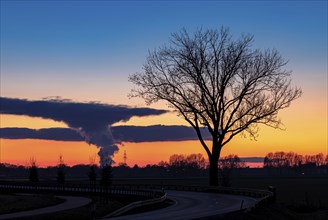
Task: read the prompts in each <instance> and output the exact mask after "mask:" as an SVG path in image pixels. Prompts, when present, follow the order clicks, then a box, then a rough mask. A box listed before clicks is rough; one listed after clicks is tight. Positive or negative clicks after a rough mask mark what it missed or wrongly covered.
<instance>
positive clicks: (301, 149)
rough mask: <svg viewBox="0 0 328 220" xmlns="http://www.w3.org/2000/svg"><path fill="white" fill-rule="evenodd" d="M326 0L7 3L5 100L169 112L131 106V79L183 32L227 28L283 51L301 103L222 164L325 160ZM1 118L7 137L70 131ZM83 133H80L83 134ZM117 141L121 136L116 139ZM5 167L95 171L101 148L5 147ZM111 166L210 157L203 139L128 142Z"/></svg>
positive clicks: (156, 117)
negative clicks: (291, 155)
mask: <svg viewBox="0 0 328 220" xmlns="http://www.w3.org/2000/svg"><path fill="white" fill-rule="evenodd" d="M327 8H328V6H327V1H6V0H2V1H1V35H0V36H1V42H0V43H1V51H0V52H1V58H0V61H1V67H0V70H1V81H0V86H1V87H0V93H1V97H3V98H9V99H15V100H18V99H26V100H30V101H33V100H49V99H65V100H69V102H74V103H82V102H83V103H90V102H92V103H102V104H104V105H106V106H107V105H108V106H125V107H126V108H127V109H130V108H151V109H157V110H160V109H164V110H168V108H167V107H166V104H165V103H164V102H159V103H156V104H154V105H151V106H146V104H145V103H144V101H143V100H142V99H140V98H133V99H129V98H128V94H129V93H130V90H131V89H132V88H133V84H132V83H130V82H128V77H129V75H131V74H133V73H135V72H140V71H142V65H143V64H144V63H145V60H146V57H147V55H148V51H151V50H153V49H155V48H156V47H159V46H162V45H164V44H165V43H168V41H169V37H170V35H171V34H172V33H174V32H177V31H179V30H180V29H181V28H186V29H187V30H188V31H190V32H193V31H195V30H196V29H197V28H200V27H201V28H203V29H207V28H221V27H222V26H224V27H228V28H229V29H230V32H231V34H232V35H233V37H236V38H237V37H239V36H240V35H241V34H243V33H250V34H252V35H254V43H253V47H254V48H260V49H266V48H275V49H277V50H278V51H279V52H280V53H281V54H282V56H283V57H284V58H286V59H287V60H289V62H288V64H287V66H286V68H287V69H288V70H292V72H293V73H292V84H293V85H296V86H299V87H301V88H302V90H303V95H302V97H301V98H300V99H298V100H296V101H294V102H293V103H292V105H291V106H290V107H289V108H287V109H284V110H282V111H281V112H280V113H279V116H280V118H281V119H282V121H283V123H284V130H275V129H272V128H267V127H263V126H261V127H260V131H259V136H258V138H257V140H256V141H253V140H250V139H249V138H244V137H236V138H235V139H234V140H232V141H231V142H230V143H229V144H228V145H227V146H225V147H224V148H223V150H222V156H225V155H228V154H237V155H239V156H241V157H252V156H256V157H263V156H265V155H266V154H267V153H269V152H274V151H286V152H289V151H294V152H296V153H300V154H303V155H304V154H317V153H320V152H322V153H324V154H327V151H328V137H327V133H328V128H327V127H328V125H327V123H328V118H327V113H328V102H327V100H328V91H327V87H328V85H327V84H328V80H327V72H328V70H327V68H328V67H327V59H328V55H327V53H328V52H327V50H328V46H327V39H328V37H327V26H328V24H327V20H328V18H327ZM32 116H33V117H31V115H28V114H25V113H24V114H4V113H2V114H1V115H0V127H1V128H10V127H11V128H29V129H46V128H58V127H61V128H70V126H69V122H67V121H66V122H65V121H63V120H62V119H60V120H62V121H60V120H59V119H58V120H57V119H56V120H57V121H55V119H54V118H53V117H52V118H51V117H48V118H47V117H46V118H45V117H44V115H38V116H37V115H32ZM159 124H161V125H166V126H173V125H188V124H187V123H186V122H185V121H184V120H183V119H182V118H179V117H177V116H176V115H175V113H172V112H168V113H163V114H149V115H144V116H143V117H137V115H133V114H132V115H130V116H129V118H128V119H126V120H125V121H115V123H114V124H113V126H131V125H134V126H151V125H159ZM82 131H83V129H82ZM114 138H115V137H114ZM0 146H1V149H0V151H1V155H0V160H1V162H8V163H16V164H23V165H25V164H26V163H28V161H29V158H30V157H35V158H36V160H37V162H38V163H39V165H41V166H47V165H55V164H56V163H58V159H59V155H60V154H61V155H63V158H64V161H65V162H66V163H67V164H69V165H73V164H78V163H90V160H92V159H90V158H93V157H98V152H99V147H97V145H96V144H95V143H92V142H90V141H89V142H88V141H59V140H41V139H34V138H24V139H7V138H1V139H0ZM117 147H118V149H119V150H117V151H115V154H114V158H113V159H114V160H115V161H116V162H117V163H119V162H122V161H123V153H124V151H125V152H126V153H127V163H128V164H129V165H134V164H139V165H145V164H147V163H155V164H156V163H158V162H159V161H161V160H168V158H169V156H170V155H172V154H190V153H205V151H204V150H203V149H202V147H201V145H200V144H199V143H198V141H197V140H179V141H172V140H167V139H163V140H161V141H152V142H149V141H144V142H133V141H129V142H127V141H122V142H120V143H119V144H118V145H117Z"/></svg>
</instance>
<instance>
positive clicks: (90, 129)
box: [0, 97, 167, 165]
mask: <svg viewBox="0 0 328 220" xmlns="http://www.w3.org/2000/svg"><path fill="white" fill-rule="evenodd" d="M166 112H167V111H165V110H156V109H151V108H131V107H128V106H123V105H108V104H101V103H95V102H89V103H78V102H72V101H70V100H62V99H59V98H58V97H56V99H46V100H41V101H29V100H24V99H12V98H3V97H0V113H1V114H12V115H26V116H31V117H41V118H45V119H52V120H54V121H61V122H64V123H66V124H67V125H68V126H69V127H70V128H73V129H76V130H77V131H79V133H80V134H81V135H82V136H83V137H84V139H85V141H86V142H87V143H89V144H94V145H96V146H98V147H99V148H100V150H99V153H98V154H99V156H100V158H101V161H100V163H101V164H102V165H103V164H104V163H107V162H106V161H108V160H110V159H111V158H110V157H111V156H112V155H113V154H114V153H115V152H116V151H117V150H118V147H117V146H116V144H115V141H114V139H113V137H112V134H111V130H110V125H112V124H114V123H116V122H120V121H127V120H129V119H130V118H131V117H133V116H150V115H159V114H163V113H166Z"/></svg>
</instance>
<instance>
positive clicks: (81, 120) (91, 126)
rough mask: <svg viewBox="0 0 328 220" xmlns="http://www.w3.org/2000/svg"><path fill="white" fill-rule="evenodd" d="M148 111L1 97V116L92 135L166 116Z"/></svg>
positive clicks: (53, 100) (106, 105)
mask: <svg viewBox="0 0 328 220" xmlns="http://www.w3.org/2000/svg"><path fill="white" fill-rule="evenodd" d="M166 112H167V111H165V110H157V109H151V108H131V107H128V106H123V105H108V104H101V103H94V102H92V103H78V102H69V101H63V100H60V99H51V100H42V101H28V100H23V99H11V98H0V113H1V114H13V115H27V116H31V117H42V118H46V119H52V120H55V121H62V122H65V123H66V124H67V125H68V126H69V127H72V128H82V129H83V130H84V131H85V132H93V131H98V130H102V129H105V128H107V126H108V125H111V124H114V123H116V122H119V121H127V120H129V119H130V118H131V117H132V116H150V115H159V114H163V113H166Z"/></svg>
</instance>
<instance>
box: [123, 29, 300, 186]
mask: <svg viewBox="0 0 328 220" xmlns="http://www.w3.org/2000/svg"><path fill="white" fill-rule="evenodd" d="M252 42H253V36H250V35H243V36H242V37H241V38H240V39H237V40H234V39H233V38H232V37H231V35H230V34H229V31H228V29H224V28H221V30H205V31H204V30H197V31H196V32H195V33H194V35H192V36H191V35H189V34H188V33H187V31H186V30H185V29H183V30H181V31H180V32H178V33H174V34H172V37H171V39H170V45H169V46H163V47H160V48H159V49H157V50H154V51H153V52H150V53H149V56H148V58H147V61H146V63H145V64H144V68H143V71H142V72H139V73H135V74H133V75H131V76H130V77H129V80H130V81H131V82H133V83H134V84H135V85H136V86H137V87H136V88H135V89H133V90H132V92H131V94H130V96H131V97H142V98H143V99H144V100H145V101H146V103H147V104H151V103H154V102H157V101H159V100H164V101H166V102H167V104H168V106H169V107H172V108H173V109H174V110H175V111H176V112H177V113H178V115H180V116H181V117H183V118H184V119H185V120H186V121H187V122H188V123H189V124H190V125H191V126H192V127H193V128H194V129H195V131H196V133H197V136H198V138H199V141H200V142H201V144H202V146H203V148H204V149H205V151H206V153H207V155H208V158H209V162H210V178H209V179H210V185H218V159H219V157H220V152H221V149H222V147H224V146H225V145H226V144H227V143H228V142H229V141H230V140H232V138H234V137H235V136H236V135H238V134H247V133H248V134H249V135H250V136H251V137H252V138H255V137H256V134H257V132H258V125H259V124H264V125H267V126H270V127H273V128H279V127H280V126H281V121H280V120H279V118H278V117H277V115H278V111H279V110H280V109H284V108H286V107H288V106H289V105H290V103H291V102H292V101H293V100H295V99H297V98H298V97H300V96H301V89H299V88H292V87H291V85H290V81H291V80H290V72H289V71H286V70H284V69H283V67H284V66H285V65H286V64H287V61H286V60H284V59H283V58H282V57H281V55H280V54H279V53H278V51H276V50H274V49H272V50H264V51H261V50H258V49H252V48H251V46H252ZM203 126H205V127H207V129H208V131H209V133H210V134H211V136H212V139H211V142H212V144H211V145H212V146H209V145H208V144H207V143H206V142H205V139H204V137H203V136H202V134H201V132H200V128H201V127H203Z"/></svg>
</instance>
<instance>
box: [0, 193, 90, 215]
mask: <svg viewBox="0 0 328 220" xmlns="http://www.w3.org/2000/svg"><path fill="white" fill-rule="evenodd" d="M57 197H58V198H61V199H65V200H66V201H65V202H63V203H60V204H58V205H54V206H49V207H45V208H40V209H33V210H30V211H22V212H15V213H10V214H4V215H0V219H11V218H20V217H27V216H34V215H41V214H47V213H52V212H59V211H64V210H67V209H73V208H77V207H80V206H85V205H87V204H89V203H90V202H91V199H89V198H85V197H77V196H57Z"/></svg>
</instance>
